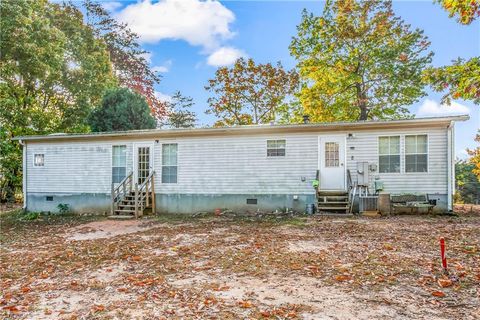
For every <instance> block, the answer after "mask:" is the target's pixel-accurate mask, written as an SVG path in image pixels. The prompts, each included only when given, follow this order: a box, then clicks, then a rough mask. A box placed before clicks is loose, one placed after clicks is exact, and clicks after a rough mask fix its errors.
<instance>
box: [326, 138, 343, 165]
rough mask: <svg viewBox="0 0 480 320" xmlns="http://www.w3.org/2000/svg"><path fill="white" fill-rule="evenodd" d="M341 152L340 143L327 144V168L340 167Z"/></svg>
mask: <svg viewBox="0 0 480 320" xmlns="http://www.w3.org/2000/svg"><path fill="white" fill-rule="evenodd" d="M339 152H340V151H339V144H338V142H325V167H339V166H340V155H339Z"/></svg>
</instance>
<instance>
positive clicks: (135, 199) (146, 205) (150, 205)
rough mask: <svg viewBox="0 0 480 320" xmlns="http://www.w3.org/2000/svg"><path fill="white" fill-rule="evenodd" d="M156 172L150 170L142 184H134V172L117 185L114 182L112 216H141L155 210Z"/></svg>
mask: <svg viewBox="0 0 480 320" xmlns="http://www.w3.org/2000/svg"><path fill="white" fill-rule="evenodd" d="M154 174H155V173H154V172H153V171H152V172H150V174H149V175H148V177H147V178H145V180H144V181H143V182H142V183H141V184H140V185H139V184H138V183H135V184H133V173H130V174H129V175H128V176H127V177H125V179H123V180H122V182H120V183H119V184H118V185H117V186H114V185H113V184H112V203H111V210H110V218H114V219H129V218H139V217H141V216H143V215H144V214H146V213H148V212H155V181H154Z"/></svg>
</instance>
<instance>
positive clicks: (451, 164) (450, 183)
mask: <svg viewBox="0 0 480 320" xmlns="http://www.w3.org/2000/svg"><path fill="white" fill-rule="evenodd" d="M454 128H455V123H454V122H453V121H451V122H450V124H449V125H448V127H447V210H448V211H453V195H454V193H455V161H454V154H455V139H454V132H455V131H454Z"/></svg>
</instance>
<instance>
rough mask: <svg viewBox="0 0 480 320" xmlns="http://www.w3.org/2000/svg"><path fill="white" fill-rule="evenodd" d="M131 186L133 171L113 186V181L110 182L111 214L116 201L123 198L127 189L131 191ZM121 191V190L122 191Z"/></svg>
mask: <svg viewBox="0 0 480 320" xmlns="http://www.w3.org/2000/svg"><path fill="white" fill-rule="evenodd" d="M132 188H133V172H130V173H129V174H128V175H127V176H126V177H125V178H123V180H122V181H121V182H120V183H119V184H118V185H117V186H115V184H114V183H112V190H111V196H112V200H111V208H110V210H111V214H112V215H113V213H114V212H115V209H116V206H117V203H119V202H120V201H122V200H123V198H125V196H126V194H127V189H128V191H129V192H131V191H132ZM122 191H123V192H122Z"/></svg>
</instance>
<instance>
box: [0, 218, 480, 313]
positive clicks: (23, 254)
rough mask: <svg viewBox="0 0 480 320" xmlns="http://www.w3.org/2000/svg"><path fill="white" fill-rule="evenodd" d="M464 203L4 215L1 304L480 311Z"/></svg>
mask: <svg viewBox="0 0 480 320" xmlns="http://www.w3.org/2000/svg"><path fill="white" fill-rule="evenodd" d="M465 211H466V213H465V214H464V215H461V216H459V217H416V216H401V217H388V218H284V219H277V218H271V219H265V218H264V219H251V220H249V219H246V218H233V217H230V218H229V217H203V218H185V217H176V218H174V217H162V216H159V217H153V218H149V219H142V220H135V221H133V220H129V221H111V220H105V219H104V218H99V217H76V218H72V217H56V218H48V217H44V218H41V219H40V220H34V221H19V220H18V219H17V218H16V217H15V216H14V215H8V214H7V215H5V214H4V215H3V216H2V225H1V240H2V248H1V265H0V272H1V274H0V275H1V280H0V281H1V282H0V283H1V293H0V294H1V295H0V308H1V310H0V317H1V318H11V319H392V318H394V319H480V215H478V214H469V213H468V210H465ZM439 237H444V238H445V239H446V244H447V253H448V263H449V270H450V275H449V276H445V275H443V274H442V269H441V263H440V256H439V242H438V241H439Z"/></svg>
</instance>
